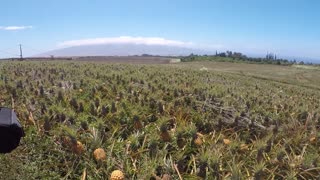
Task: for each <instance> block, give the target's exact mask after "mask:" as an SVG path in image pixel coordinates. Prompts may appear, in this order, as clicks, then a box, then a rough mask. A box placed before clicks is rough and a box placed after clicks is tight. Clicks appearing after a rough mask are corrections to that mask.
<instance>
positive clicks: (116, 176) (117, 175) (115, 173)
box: [110, 170, 124, 180]
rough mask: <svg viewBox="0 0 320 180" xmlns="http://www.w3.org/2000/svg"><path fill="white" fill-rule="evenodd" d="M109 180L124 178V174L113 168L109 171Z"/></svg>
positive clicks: (122, 179) (121, 179)
mask: <svg viewBox="0 0 320 180" xmlns="http://www.w3.org/2000/svg"><path fill="white" fill-rule="evenodd" d="M110 180H124V174H123V173H122V172H121V171H120V170H115V171H113V172H112V173H111V177H110Z"/></svg>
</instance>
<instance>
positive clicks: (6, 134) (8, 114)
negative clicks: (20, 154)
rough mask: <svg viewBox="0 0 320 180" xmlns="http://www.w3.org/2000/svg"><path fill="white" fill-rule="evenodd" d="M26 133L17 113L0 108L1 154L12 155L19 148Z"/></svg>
mask: <svg viewBox="0 0 320 180" xmlns="http://www.w3.org/2000/svg"><path fill="white" fill-rule="evenodd" d="M23 136H24V131H23V129H22V126H21V125H20V123H19V121H18V118H17V115H16V113H15V112H14V111H13V110H12V109H9V108H3V107H0V153H10V152H11V151H12V150H14V149H15V148H17V147H18V146H19V143H20V139H21V137H23Z"/></svg>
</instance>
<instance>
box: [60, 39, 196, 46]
mask: <svg viewBox="0 0 320 180" xmlns="http://www.w3.org/2000/svg"><path fill="white" fill-rule="evenodd" d="M107 44H137V45H161V46H177V47H190V46H192V45H193V43H192V42H183V41H176V40H168V39H164V38H159V37H131V36H120V37H106V38H93V39H81V40H71V41H65V42H62V43H59V44H58V46H59V47H70V46H88V45H107Z"/></svg>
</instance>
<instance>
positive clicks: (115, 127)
mask: <svg viewBox="0 0 320 180" xmlns="http://www.w3.org/2000/svg"><path fill="white" fill-rule="evenodd" d="M319 78H320V71H319V70H318V69H308V68H304V66H295V67H291V66H276V65H257V64H240V63H226V62H190V63H176V64H127V63H126V64H121V63H120V64H112V63H102V62H99V63H97V62H81V61H47V62H46V61H45V62H41V61H28V62H8V61H3V62H0V92H1V93H0V105H1V106H5V107H13V108H14V109H15V111H16V112H17V114H18V117H19V119H20V121H21V123H22V124H23V126H24V128H25V133H26V137H24V138H23V140H22V142H21V146H20V147H18V148H17V149H16V150H15V151H13V152H12V153H11V154H7V155H0V162H1V164H0V177H8V178H6V179H108V178H110V176H111V173H112V172H113V171H114V170H120V171H121V172H122V173H123V175H124V177H125V179H156V180H159V179H295V178H298V179H317V178H320V176H319V174H320V157H319V154H320V149H319V145H320V139H319V138H320V133H319V128H320V106H319V104H320V91H319V88H320V81H319Z"/></svg>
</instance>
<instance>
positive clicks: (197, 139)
mask: <svg viewBox="0 0 320 180" xmlns="http://www.w3.org/2000/svg"><path fill="white" fill-rule="evenodd" d="M199 134H200V133H197V134H196V136H195V138H194V140H193V142H194V144H195V145H197V146H201V145H202V144H203V141H202V136H200V135H199Z"/></svg>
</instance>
